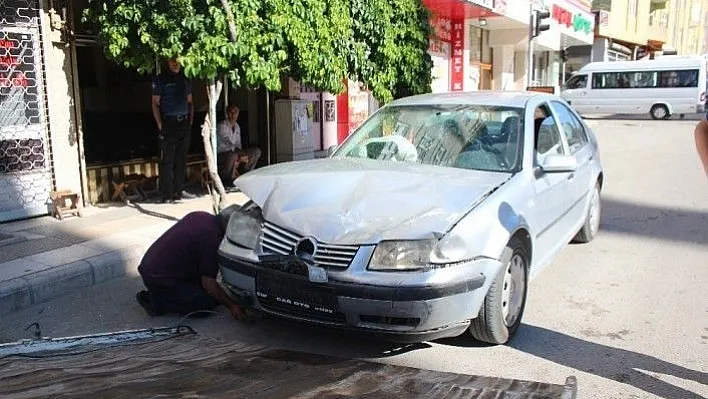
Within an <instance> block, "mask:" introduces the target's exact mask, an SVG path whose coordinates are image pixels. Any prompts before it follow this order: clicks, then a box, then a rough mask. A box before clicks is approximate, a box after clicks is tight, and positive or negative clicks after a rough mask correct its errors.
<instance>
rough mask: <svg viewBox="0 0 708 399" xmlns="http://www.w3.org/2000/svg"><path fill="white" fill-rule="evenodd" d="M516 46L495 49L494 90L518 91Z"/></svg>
mask: <svg viewBox="0 0 708 399" xmlns="http://www.w3.org/2000/svg"><path fill="white" fill-rule="evenodd" d="M514 54H515V51H514V46H512V45H507V46H499V47H494V64H493V69H492V73H493V75H494V90H516V88H517V86H516V82H515V80H516V79H515V78H516V65H514Z"/></svg>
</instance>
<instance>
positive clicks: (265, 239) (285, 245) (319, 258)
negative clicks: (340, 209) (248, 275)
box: [261, 222, 359, 269]
mask: <svg viewBox="0 0 708 399" xmlns="http://www.w3.org/2000/svg"><path fill="white" fill-rule="evenodd" d="M302 238H303V237H302V236H301V235H299V234H297V233H293V232H292V231H288V230H286V229H284V228H282V227H279V226H276V225H274V224H272V223H269V222H265V224H264V225H263V236H262V238H261V247H262V248H263V251H264V252H270V253H273V254H280V255H289V254H291V253H293V250H294V249H295V246H296V245H297V243H298V241H300V239H302ZM358 250H359V247H357V246H352V245H330V244H322V243H318V244H317V252H316V253H315V256H314V261H315V264H316V265H318V266H323V267H328V268H337V269H346V268H347V267H349V264H351V263H352V260H353V259H354V256H355V255H356V252H357V251H358Z"/></svg>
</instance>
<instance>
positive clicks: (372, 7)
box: [350, 0, 433, 103]
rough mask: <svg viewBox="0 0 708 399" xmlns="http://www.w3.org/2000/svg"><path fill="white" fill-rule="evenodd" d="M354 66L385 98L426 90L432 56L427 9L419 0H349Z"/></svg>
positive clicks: (381, 98)
mask: <svg viewBox="0 0 708 399" xmlns="http://www.w3.org/2000/svg"><path fill="white" fill-rule="evenodd" d="M350 4H351V11H352V14H351V15H352V19H353V28H354V35H353V42H352V46H351V51H350V72H351V75H350V76H352V77H353V78H354V79H356V80H359V81H361V82H363V83H364V84H365V85H366V86H367V88H368V89H369V90H371V92H372V93H373V95H374V97H376V98H377V99H378V100H379V101H381V102H384V103H386V102H389V101H391V100H392V99H394V98H401V97H406V96H409V95H414V94H421V93H427V92H429V91H430V85H431V83H432V76H431V71H432V68H433V61H432V59H431V57H430V54H428V43H429V41H428V39H429V37H430V35H431V34H432V27H431V26H430V21H429V13H428V10H427V9H426V8H425V7H424V6H423V4H422V3H421V1H420V0H351V1H350Z"/></svg>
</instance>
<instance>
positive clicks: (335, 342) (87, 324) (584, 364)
mask: <svg viewBox="0 0 708 399" xmlns="http://www.w3.org/2000/svg"><path fill="white" fill-rule="evenodd" d="M590 123H591V124H592V126H593V127H594V128H595V131H596V134H597V135H598V138H599V140H600V145H601V150H602V161H603V164H604V166H605V170H606V177H605V182H606V185H605V190H604V192H603V216H602V225H601V232H600V235H599V236H598V238H597V239H596V240H595V241H593V242H592V243H591V244H588V245H570V246H569V247H568V248H566V249H565V250H564V251H563V252H562V253H561V254H560V255H559V256H558V257H557V258H556V260H555V261H554V262H553V263H552V264H551V265H550V266H548V267H547V268H546V269H544V270H543V271H542V272H541V273H540V274H539V275H538V276H537V277H536V278H535V279H534V280H533V281H532V284H531V286H530V292H529V301H528V305H527V309H526V314H525V316H524V325H523V326H522V327H521V329H520V331H519V334H518V335H517V337H516V338H515V339H514V340H513V341H512V342H511V343H510V344H509V345H507V346H496V347H492V346H485V345H481V344H476V343H474V342H473V341H471V340H468V339H466V338H456V339H451V340H442V341H439V342H432V343H425V344H421V345H413V346H407V347H395V346H392V345H390V344H385V343H380V342H373V341H368V340H364V339H361V338H359V337H356V336H351V335H346V334H342V333H339V332H333V331H325V330H320V329H313V328H309V327H306V326H302V325H298V324H293V323H289V322H284V321H278V320H269V319H263V320H254V321H252V322H251V323H248V324H242V323H239V322H236V321H233V320H231V319H230V318H229V317H227V313H226V312H225V311H224V310H223V309H220V310H219V311H220V312H221V313H220V314H218V315H213V316H212V317H210V318H207V319H200V320H187V321H186V323H187V324H189V325H191V326H192V327H194V328H195V329H196V330H197V331H198V332H199V333H200V334H201V335H202V336H205V337H209V338H210V339H213V340H215V342H221V343H227V342H238V343H239V344H243V345H251V344H255V345H266V346H269V347H277V348H287V349H295V350H302V351H306V352H311V353H320V354H330V355H336V356H343V357H349V358H362V359H371V360H374V361H376V362H383V363H390V364H396V365H405V366H412V367H417V368H423V369H430V370H436V371H448V372H457V373H467V374H477V375H484V376H495V377H505V378H516V379H523V380H532V381H542V382H549V383H557V384H562V383H563V382H564V381H565V378H566V377H567V376H569V375H575V376H576V377H577V378H578V386H579V397H580V398H603V399H608V398H654V397H663V398H672V399H674V398H700V397H708V292H707V291H706V289H707V288H708V267H706V265H705V261H706V259H708V229H706V228H705V226H706V219H707V218H708V201H707V200H708V184H706V183H707V182H706V176H704V175H703V172H702V169H701V167H700V163H699V161H698V159H697V157H696V155H695V150H694V146H693V141H692V140H693V136H692V132H693V126H694V125H695V123H696V122H695V121H691V120H677V121H647V120H634V121H631V120H617V119H612V120H599V119H593V120H591V121H590ZM140 288H141V283H140V281H139V279H138V278H137V277H128V278H124V279H121V280H116V281H114V282H111V283H107V284H104V285H101V286H96V287H93V288H92V289H90V290H86V291H84V292H77V293H75V294H73V295H69V296H67V297H64V298H61V299H59V300H55V301H53V302H50V303H47V304H44V305H39V306H36V307H34V308H31V309H28V310H26V311H23V312H20V313H17V314H13V315H10V316H9V317H6V318H3V320H2V322H1V323H0V342H3V341H15V340H17V339H20V338H28V337H30V336H31V335H30V334H29V333H28V332H26V331H24V328H25V327H26V326H27V325H29V324H30V323H32V322H35V321H37V322H39V323H40V325H41V326H42V329H43V334H44V335H46V336H51V337H61V336H69V335H77V334H87V333H95V332H106V331H115V330H124V329H130V328H143V327H157V326H166V325H172V324H174V323H177V322H179V321H180V320H179V318H170V317H161V318H154V319H151V318H149V317H148V316H146V315H145V314H144V313H143V311H142V309H141V308H140V307H139V306H138V305H137V303H135V301H134V294H135V292H137V291H138V290H139V289H140Z"/></svg>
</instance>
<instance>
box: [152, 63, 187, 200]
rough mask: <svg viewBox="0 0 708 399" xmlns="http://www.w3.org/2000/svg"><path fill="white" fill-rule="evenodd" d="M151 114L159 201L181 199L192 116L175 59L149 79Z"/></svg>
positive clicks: (183, 80) (182, 75)
mask: <svg viewBox="0 0 708 399" xmlns="http://www.w3.org/2000/svg"><path fill="white" fill-rule="evenodd" d="M152 114H153V116H154V118H155V122H156V123H157V129H158V134H159V138H160V180H159V181H160V194H161V196H162V198H161V202H173V201H175V200H181V199H182V196H183V189H182V186H183V185H184V181H185V177H186V174H187V153H188V152H189V145H190V140H191V133H192V122H193V120H194V104H193V103H192V84H191V83H190V81H189V79H187V78H186V77H185V76H184V74H183V73H182V70H181V66H180V64H179V62H178V61H177V59H175V58H170V59H169V60H168V61H167V69H166V70H165V71H163V72H162V73H160V74H159V75H157V76H156V77H155V79H154V80H153V83H152Z"/></svg>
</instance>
